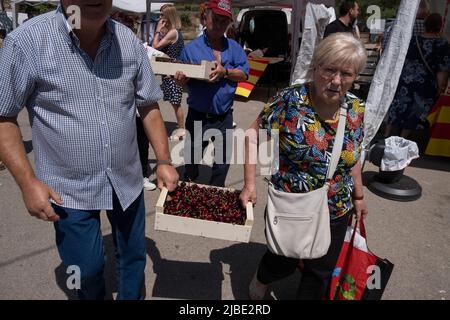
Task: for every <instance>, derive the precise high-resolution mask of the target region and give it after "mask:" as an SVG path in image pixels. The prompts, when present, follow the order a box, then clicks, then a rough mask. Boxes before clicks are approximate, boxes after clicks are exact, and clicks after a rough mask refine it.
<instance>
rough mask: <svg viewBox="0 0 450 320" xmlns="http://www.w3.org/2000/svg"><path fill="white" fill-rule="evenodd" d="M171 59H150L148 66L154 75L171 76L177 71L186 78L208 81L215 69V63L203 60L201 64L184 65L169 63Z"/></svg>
mask: <svg viewBox="0 0 450 320" xmlns="http://www.w3.org/2000/svg"><path fill="white" fill-rule="evenodd" d="M170 60H171V59H167V58H163V57H152V59H151V60H150V64H151V66H152V70H153V73H154V74H162V75H167V76H173V75H175V73H176V72H177V71H183V73H184V74H185V75H186V77H188V78H194V79H199V80H209V75H210V74H211V72H212V71H213V70H214V69H215V63H214V62H211V61H206V60H203V61H202V63H201V64H186V63H177V62H171V61H170Z"/></svg>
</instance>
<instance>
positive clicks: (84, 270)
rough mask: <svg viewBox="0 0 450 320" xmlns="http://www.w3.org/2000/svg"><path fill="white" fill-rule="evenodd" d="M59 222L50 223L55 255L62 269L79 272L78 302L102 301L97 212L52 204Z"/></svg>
mask: <svg viewBox="0 0 450 320" xmlns="http://www.w3.org/2000/svg"><path fill="white" fill-rule="evenodd" d="M52 206H53V208H54V210H55V212H56V214H57V215H58V216H59V218H60V220H59V221H57V222H55V223H54V227H55V231H56V233H55V235H56V245H57V247H58V252H59V256H60V257H61V260H62V261H63V263H64V265H65V266H66V267H69V266H77V267H78V268H79V270H80V278H81V288H80V289H79V290H77V293H78V297H79V298H80V299H81V300H85V299H87V300H94V299H96V300H102V299H104V298H105V280H104V278H103V268H104V264H105V256H104V251H103V238H102V233H101V230H100V211H99V210H92V211H84V210H76V209H69V208H63V207H60V206H57V205H54V204H53V205H52Z"/></svg>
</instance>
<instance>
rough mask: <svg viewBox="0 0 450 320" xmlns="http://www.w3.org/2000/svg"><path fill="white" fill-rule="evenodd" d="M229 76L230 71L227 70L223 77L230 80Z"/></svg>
mask: <svg viewBox="0 0 450 320" xmlns="http://www.w3.org/2000/svg"><path fill="white" fill-rule="evenodd" d="M228 75H229V73H228V69H225V75H224V76H223V77H224V78H225V79H228Z"/></svg>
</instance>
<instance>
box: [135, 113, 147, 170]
mask: <svg viewBox="0 0 450 320" xmlns="http://www.w3.org/2000/svg"><path fill="white" fill-rule="evenodd" d="M136 134H137V144H138V149H139V159H140V160H141V167H142V176H143V177H144V178H147V177H148V172H147V171H148V169H147V168H148V138H147V135H146V134H145V130H144V125H143V123H142V119H141V118H140V117H136Z"/></svg>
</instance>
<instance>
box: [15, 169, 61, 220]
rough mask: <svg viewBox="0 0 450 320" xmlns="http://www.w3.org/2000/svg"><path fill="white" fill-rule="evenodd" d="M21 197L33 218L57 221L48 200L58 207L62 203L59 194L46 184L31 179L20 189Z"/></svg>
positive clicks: (56, 216) (57, 217)
mask: <svg viewBox="0 0 450 320" xmlns="http://www.w3.org/2000/svg"><path fill="white" fill-rule="evenodd" d="M22 196H23V201H24V202H25V206H26V207H27V210H28V212H29V213H30V215H32V216H33V217H36V218H38V219H41V220H44V221H52V222H55V221H58V220H59V216H58V215H57V214H56V213H55V211H54V210H53V207H52V206H51V204H50V202H49V199H52V200H54V201H55V202H56V203H57V204H58V205H62V204H63V201H62V199H61V197H60V196H59V194H57V193H56V192H55V191H54V190H53V189H52V188H50V187H49V186H47V185H46V184H44V183H42V182H41V181H39V180H38V179H36V178H33V179H32V180H30V181H29V182H28V183H27V184H26V186H25V187H24V188H22Z"/></svg>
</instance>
